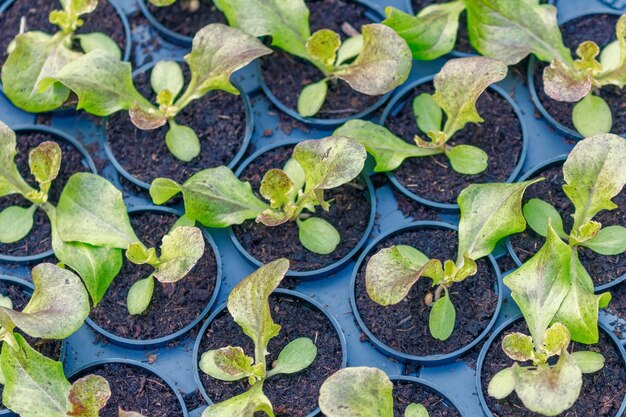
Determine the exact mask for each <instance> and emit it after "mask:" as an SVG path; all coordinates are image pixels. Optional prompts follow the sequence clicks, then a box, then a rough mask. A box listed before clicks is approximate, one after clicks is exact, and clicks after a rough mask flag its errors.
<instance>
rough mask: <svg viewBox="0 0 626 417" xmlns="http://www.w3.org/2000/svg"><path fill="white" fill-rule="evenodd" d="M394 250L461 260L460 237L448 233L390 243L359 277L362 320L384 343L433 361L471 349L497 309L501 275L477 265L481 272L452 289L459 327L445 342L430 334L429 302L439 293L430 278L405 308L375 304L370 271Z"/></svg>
mask: <svg viewBox="0 0 626 417" xmlns="http://www.w3.org/2000/svg"><path fill="white" fill-rule="evenodd" d="M393 245H409V246H412V247H414V248H416V249H419V250H420V251H422V252H423V253H424V254H425V255H426V256H428V257H429V258H436V259H439V260H441V261H442V262H443V261H445V260H447V259H452V260H454V259H456V250H457V249H456V248H457V232H456V231H454V230H449V229H442V228H420V229H414V230H407V231H403V232H400V233H398V234H396V235H393V236H391V237H389V238H387V239H384V240H383V241H382V242H380V243H379V244H378V245H376V247H375V248H374V249H373V250H372V251H371V252H369V253H368V254H367V256H366V257H365V260H364V262H363V263H362V264H361V266H360V268H359V271H358V274H357V277H356V296H355V299H356V305H357V308H358V310H359V314H360V315H361V319H362V320H363V322H364V323H365V325H366V326H367V328H368V329H369V330H370V331H371V332H372V334H373V335H374V336H376V338H378V340H380V341H381V342H382V343H384V344H385V345H387V346H388V347H390V348H392V349H394V350H396V351H398V352H402V353H405V354H409V355H415V356H427V355H436V354H446V353H451V352H454V351H456V350H459V349H461V348H463V347H464V346H467V345H468V344H470V343H471V342H472V341H473V340H474V339H476V338H477V337H478V336H480V334H481V333H482V332H483V331H484V330H485V328H486V327H487V326H488V325H489V322H490V321H491V319H492V317H493V315H494V313H495V310H496V307H497V304H498V294H497V292H496V290H495V286H496V282H497V276H496V272H495V271H494V269H493V268H492V266H491V263H490V262H489V261H488V260H487V259H481V260H479V261H478V262H477V264H478V273H477V274H476V275H474V276H473V277H469V278H467V279H466V280H465V281H463V282H461V283H457V284H454V286H453V287H452V288H451V290H450V294H451V299H452V302H453V303H454V306H455V308H456V313H457V315H456V320H457V321H456V326H455V327H454V332H453V333H452V335H451V336H450V338H449V339H448V340H446V341H444V342H442V341H439V340H437V339H435V338H433V337H432V336H431V335H430V331H429V330H428V317H429V315H430V307H428V306H427V305H426V304H425V303H424V297H425V296H426V294H427V293H429V292H432V291H433V290H434V289H433V288H432V286H431V282H432V281H431V280H430V279H421V280H419V281H418V282H417V284H416V285H414V286H413V288H412V289H411V291H410V292H409V295H408V296H407V297H406V298H405V299H404V300H402V301H401V302H400V303H398V304H396V305H393V306H387V307H383V306H381V305H378V304H376V303H375V302H374V301H372V300H371V299H370V297H369V295H368V294H367V291H366V289H365V268H366V267H367V262H368V261H369V259H370V258H371V257H372V256H373V255H374V254H376V253H378V252H379V251H380V250H382V249H384V248H388V247H390V246H393Z"/></svg>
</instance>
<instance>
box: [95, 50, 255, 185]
mask: <svg viewBox="0 0 626 417" xmlns="http://www.w3.org/2000/svg"><path fill="white" fill-rule="evenodd" d="M174 61H177V62H181V63H182V62H185V61H184V60H183V59H175V60H174ZM157 62H158V61H155V62H151V63H149V64H146V65H144V66H142V67H141V68H139V69H137V70H135V71H134V72H133V78H134V77H136V76H137V75H138V74H141V73H145V72H148V71H150V70H152V68H154V66H155V65H156V64H157ZM231 82H232V83H233V85H234V86H235V87H236V88H237V89H238V90H239V94H240V97H241V99H242V100H243V104H244V108H245V111H246V128H245V133H244V137H243V141H242V143H241V148H240V149H239V152H237V154H236V155H235V157H234V158H233V159H232V160H231V161H230V162H229V163H228V167H229V168H233V167H234V166H235V165H237V163H238V162H239V161H240V160H241V158H242V157H243V156H244V154H245V153H246V150H247V149H248V145H249V144H250V138H251V137H252V131H253V130H254V112H253V111H252V106H251V104H250V98H249V97H248V94H246V92H245V91H244V90H243V89H242V88H241V86H240V85H239V84H238V83H237V82H236V81H231ZM107 122H108V117H107V118H105V119H104V121H103V123H102V132H103V137H104V138H105V141H104V149H105V151H106V154H107V157H108V158H109V159H110V160H111V164H112V165H113V166H114V167H115V169H116V170H117V172H119V173H120V175H122V176H123V177H124V178H126V179H127V180H128V181H130V182H131V183H133V184H135V185H136V186H138V187H140V188H143V189H145V190H148V189H150V184H148V183H147V182H144V181H142V180H140V179H139V178H136V177H134V176H133V175H132V174H130V173H129V172H128V171H127V170H126V169H125V168H124V167H123V166H122V165H121V164H120V162H119V161H118V160H117V159H116V158H115V155H113V151H112V150H111V146H110V145H109V138H108V135H107ZM200 140H201V141H202V139H201V138H200ZM202 146H207V145H206V144H204V145H202Z"/></svg>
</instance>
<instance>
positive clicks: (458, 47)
mask: <svg viewBox="0 0 626 417" xmlns="http://www.w3.org/2000/svg"><path fill="white" fill-rule="evenodd" d="M449 2H450V0H411V4H412V5H413V11H414V12H415V14H418V13H419V12H420V10H422V9H423V8H424V7H426V6H430V5H431V4H440V3H449ZM454 50H455V51H458V52H464V53H466V54H478V52H476V50H475V49H474V48H473V47H472V45H471V44H470V41H469V34H468V33H467V12H463V13H461V16H460V17H459V30H458V31H457V37H456V44H455V45H454Z"/></svg>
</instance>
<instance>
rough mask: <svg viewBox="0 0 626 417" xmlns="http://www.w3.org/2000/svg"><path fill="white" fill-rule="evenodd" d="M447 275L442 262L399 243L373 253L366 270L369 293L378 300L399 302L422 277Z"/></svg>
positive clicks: (377, 301)
mask: <svg viewBox="0 0 626 417" xmlns="http://www.w3.org/2000/svg"><path fill="white" fill-rule="evenodd" d="M422 276H426V277H430V278H433V279H438V278H441V277H442V276H443V270H442V266H441V262H440V261H438V260H436V259H428V257H427V256H426V255H424V254H423V253H422V252H420V251H418V250H417V249H415V248H412V247H411V246H405V245H399V246H392V247H390V248H385V249H382V250H381V251H380V252H378V253H376V254H375V255H374V256H372V257H371V258H370V260H369V262H368V263H367V267H366V269H365V285H366V289H367V294H368V295H369V296H370V298H371V299H372V300H373V301H375V302H376V303H378V304H380V305H383V306H388V305H394V304H398V303H399V302H400V301H402V300H403V299H404V298H405V297H406V296H407V295H408V293H409V291H410V290H411V288H413V286H414V285H415V284H416V283H417V281H418V280H419V279H420V278H421V277H422Z"/></svg>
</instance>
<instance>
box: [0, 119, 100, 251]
mask: <svg viewBox="0 0 626 417" xmlns="http://www.w3.org/2000/svg"><path fill="white" fill-rule="evenodd" d="M16 140H17V155H15V163H16V164H17V167H18V169H19V171H20V174H21V175H22V177H23V178H24V179H26V181H27V182H28V183H29V184H30V185H31V186H32V187H34V188H35V189H38V186H37V182H36V181H35V178H34V177H33V176H32V175H31V174H30V169H29V167H28V154H29V152H30V151H31V150H32V149H34V148H36V147H37V146H38V145H39V144H41V143H43V142H46V141H53V142H56V143H58V144H59V146H60V147H61V152H62V155H63V156H62V159H61V169H60V171H59V176H58V177H57V178H56V179H55V180H54V181H53V182H52V187H51V188H50V192H49V194H48V196H49V201H50V202H51V203H52V204H54V205H56V203H57V202H58V200H59V196H60V195H61V191H63V187H65V184H67V181H68V180H69V178H70V177H71V176H72V175H73V174H75V173H77V172H86V171H89V168H88V165H87V163H86V162H85V161H84V160H83V155H82V154H81V153H80V152H79V150H78V149H77V148H76V147H75V146H74V145H72V144H70V143H69V142H66V141H64V140H62V139H59V138H57V137H56V136H53V135H51V134H48V133H41V132H27V131H24V132H17V133H16ZM15 205H18V206H22V207H29V206H31V203H30V202H29V201H28V200H26V199H25V198H24V197H22V196H21V195H18V194H12V195H9V196H6V197H2V198H0V211H2V210H4V209H5V208H7V207H9V206H15ZM50 233H51V231H50V222H49V221H48V216H47V215H46V213H45V212H44V211H43V210H40V209H37V211H35V217H34V225H33V228H32V230H31V232H30V233H29V234H28V235H27V236H26V237H25V238H24V239H22V240H20V241H18V242H15V243H9V244H3V243H0V253H2V254H3V255H10V256H29V255H37V254H39V253H43V252H46V251H48V250H50V249H52V242H51V240H50V239H51V237H50Z"/></svg>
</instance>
